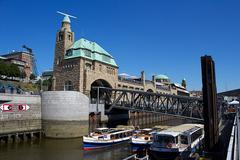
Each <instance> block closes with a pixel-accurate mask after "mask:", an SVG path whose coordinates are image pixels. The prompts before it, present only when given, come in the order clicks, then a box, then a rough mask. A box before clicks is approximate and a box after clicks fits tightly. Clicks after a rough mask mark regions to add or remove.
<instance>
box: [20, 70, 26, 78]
mask: <svg viewBox="0 0 240 160" xmlns="http://www.w3.org/2000/svg"><path fill="white" fill-rule="evenodd" d="M26 76H27V74H26V73H25V71H24V70H23V71H20V78H21V79H24V78H26Z"/></svg>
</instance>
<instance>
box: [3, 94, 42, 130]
mask: <svg viewBox="0 0 240 160" xmlns="http://www.w3.org/2000/svg"><path fill="white" fill-rule="evenodd" d="M0 101H1V102H2V103H3V102H4V101H7V102H5V103H4V104H11V105H12V106H13V110H12V111H11V112H6V111H5V112H2V111H0V134H7V133H17V132H24V131H31V130H41V128H42V126H41V97H40V96H39V95H19V94H5V93H1V94H0ZM19 104H27V105H28V106H29V107H30V109H28V110H26V111H20V110H18V105H19ZM1 105H2V104H0V106H1Z"/></svg>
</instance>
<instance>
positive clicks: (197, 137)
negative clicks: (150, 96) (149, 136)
mask: <svg viewBox="0 0 240 160" xmlns="http://www.w3.org/2000/svg"><path fill="white" fill-rule="evenodd" d="M203 138H204V129H203V125H201V124H182V125H179V126H176V127H171V128H168V129H166V130H162V131H160V132H157V133H156V134H155V135H154V136H153V143H152V144H151V146H150V149H149V155H150V157H152V159H175V158H177V157H181V158H187V157H189V156H190V155H191V154H193V153H194V152H195V151H196V149H198V148H199V147H200V144H201V142H202V140H203Z"/></svg>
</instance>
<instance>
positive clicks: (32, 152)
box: [0, 138, 131, 160]
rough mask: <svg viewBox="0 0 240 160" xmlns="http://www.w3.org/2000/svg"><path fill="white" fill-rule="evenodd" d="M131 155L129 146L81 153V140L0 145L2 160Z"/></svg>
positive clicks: (70, 159)
mask: <svg viewBox="0 0 240 160" xmlns="http://www.w3.org/2000/svg"><path fill="white" fill-rule="evenodd" d="M130 154H131V150H130V145H129V144H128V143H123V144H120V145H116V146H113V147H111V148H106V149H101V150H95V151H83V150H82V139H81V138H78V139H42V140H35V141H29V142H22V143H18V144H1V146H0V159H2V160H82V159H84V160H112V159H116V160H117V159H123V158H124V157H126V156H128V155H130Z"/></svg>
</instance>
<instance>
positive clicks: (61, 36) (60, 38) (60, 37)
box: [58, 33, 63, 41]
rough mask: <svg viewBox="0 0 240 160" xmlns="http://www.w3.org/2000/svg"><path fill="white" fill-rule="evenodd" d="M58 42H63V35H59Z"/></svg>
mask: <svg viewBox="0 0 240 160" xmlns="http://www.w3.org/2000/svg"><path fill="white" fill-rule="evenodd" d="M58 40H59V41H62V40H63V34H62V33H59V35H58Z"/></svg>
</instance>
